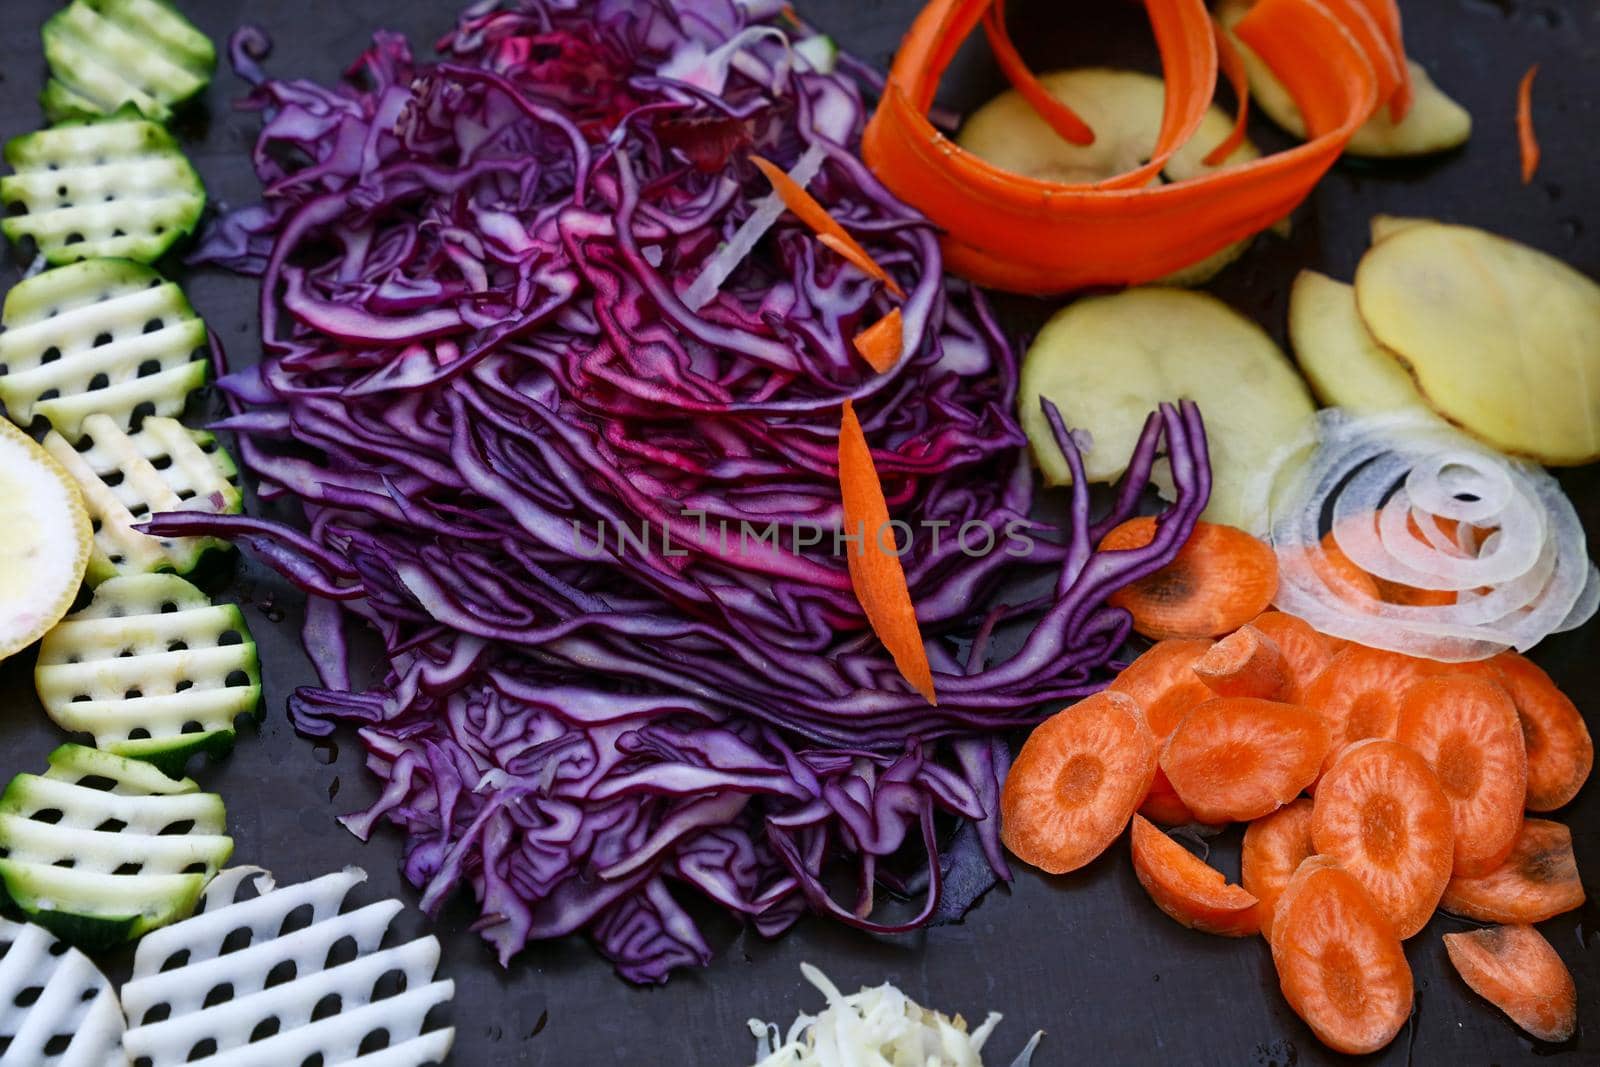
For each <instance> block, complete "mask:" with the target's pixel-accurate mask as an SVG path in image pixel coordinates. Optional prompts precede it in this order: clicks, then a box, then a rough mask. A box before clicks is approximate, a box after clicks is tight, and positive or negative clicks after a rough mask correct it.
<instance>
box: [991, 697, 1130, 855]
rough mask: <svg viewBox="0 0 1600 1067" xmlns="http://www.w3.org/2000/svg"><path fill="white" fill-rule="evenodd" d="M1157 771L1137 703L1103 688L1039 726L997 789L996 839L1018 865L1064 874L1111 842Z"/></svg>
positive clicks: (1103, 849)
mask: <svg viewBox="0 0 1600 1067" xmlns="http://www.w3.org/2000/svg"><path fill="white" fill-rule="evenodd" d="M1155 773H1156V739H1155V736H1154V735H1153V734H1151V733H1150V728H1149V727H1148V726H1146V725H1145V722H1144V716H1143V715H1142V714H1141V713H1140V711H1139V705H1138V704H1137V703H1135V702H1134V700H1133V698H1132V697H1129V696H1127V695H1126V694H1124V693H1115V692H1111V691H1106V692H1103V693H1097V694H1095V695H1094V696H1092V697H1089V698H1087V699H1085V700H1080V701H1079V702H1078V703H1076V704H1074V705H1073V706H1072V707H1070V708H1067V709H1066V710H1065V711H1060V712H1057V713H1056V714H1055V715H1053V716H1051V717H1050V718H1049V719H1047V720H1045V721H1044V722H1043V723H1041V724H1040V725H1039V726H1038V727H1037V728H1036V729H1035V730H1034V731H1033V733H1032V734H1031V735H1029V737H1028V740H1027V741H1026V742H1024V743H1023V745H1022V751H1021V752H1019V753H1018V754H1017V759H1016V762H1015V763H1013V764H1012V765H1011V772H1010V773H1009V774H1008V775H1007V776H1006V782H1005V786H1004V787H1003V788H1002V789H1001V792H1000V836H1001V840H1003V841H1004V842H1005V845H1006V847H1007V848H1009V849H1010V850H1011V851H1012V852H1013V853H1015V854H1016V856H1017V858H1018V859H1020V860H1022V861H1023V862H1024V863H1030V864H1032V865H1033V866H1035V867H1038V868H1039V869H1040V870H1043V871H1048V872H1049V873H1051V874H1064V873H1066V872H1067V871H1075V870H1077V869H1078V868H1079V867H1082V866H1083V865H1084V864H1086V863H1088V862H1089V861H1090V860H1092V859H1094V858H1095V857H1096V856H1098V855H1100V853H1102V852H1104V851H1105V850H1106V848H1107V847H1108V846H1109V845H1110V844H1111V842H1113V841H1115V840H1116V839H1117V836H1118V835H1119V834H1121V833H1122V830H1123V828H1124V827H1126V826H1127V825H1128V819H1129V818H1131V817H1132V815H1133V812H1134V809H1135V808H1137V807H1138V806H1139V801H1141V800H1143V799H1144V795H1145V793H1147V792H1149V790H1150V780H1151V779H1152V778H1154V777H1155Z"/></svg>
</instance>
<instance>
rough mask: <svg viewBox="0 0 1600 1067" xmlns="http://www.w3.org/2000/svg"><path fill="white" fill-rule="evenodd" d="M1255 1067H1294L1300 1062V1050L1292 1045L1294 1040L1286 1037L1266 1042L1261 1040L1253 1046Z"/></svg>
mask: <svg viewBox="0 0 1600 1067" xmlns="http://www.w3.org/2000/svg"><path fill="white" fill-rule="evenodd" d="M1253 1062H1254V1063H1255V1067H1294V1065H1295V1064H1297V1063H1299V1062H1300V1050H1299V1049H1297V1048H1295V1047H1294V1042H1293V1041H1290V1040H1289V1039H1288V1038H1286V1037H1280V1038H1278V1040H1276V1041H1274V1042H1272V1043H1271V1044H1267V1043H1265V1042H1263V1043H1262V1044H1259V1045H1257V1046H1256V1048H1255V1060H1254V1061H1253Z"/></svg>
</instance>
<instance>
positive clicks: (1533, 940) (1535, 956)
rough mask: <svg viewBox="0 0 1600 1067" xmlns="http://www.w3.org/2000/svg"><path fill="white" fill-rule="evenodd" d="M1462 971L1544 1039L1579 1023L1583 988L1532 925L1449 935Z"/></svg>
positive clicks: (1558, 1037) (1559, 1036) (1562, 1035)
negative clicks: (1574, 980)
mask: <svg viewBox="0 0 1600 1067" xmlns="http://www.w3.org/2000/svg"><path fill="white" fill-rule="evenodd" d="M1444 950H1445V951H1446V952H1448V953H1449V954H1450V962H1451V963H1452V964H1454V965H1455V969H1456V973H1457V974H1459V975H1461V977H1462V979H1463V980H1464V981H1465V982H1466V983H1467V985H1469V986H1471V987H1472V991H1473V992H1474V993H1476V994H1478V996H1480V997H1482V998H1483V999H1484V1000H1487V1001H1488V1002H1489V1003H1490V1004H1493V1005H1494V1006H1495V1007H1497V1008H1499V1009H1500V1010H1501V1011H1503V1012H1505V1013H1506V1015H1507V1016H1508V1017H1510V1019H1511V1021H1512V1022H1514V1023H1516V1024H1517V1025H1518V1026H1520V1027H1522V1028H1523V1029H1524V1030H1526V1031H1527V1032H1528V1033H1530V1034H1532V1035H1533V1036H1534V1037H1536V1038H1538V1039H1539V1040H1540V1041H1565V1040H1566V1039H1567V1038H1569V1037H1571V1036H1572V1032H1573V1031H1574V1030H1576V1029H1577V1028H1578V988H1577V986H1576V985H1575V984H1574V983H1573V981H1572V972H1571V971H1569V970H1567V965H1566V964H1565V963H1562V962H1561V957H1560V956H1558V955H1556V950H1555V949H1554V948H1552V947H1550V942H1548V941H1546V940H1545V939H1544V938H1543V937H1541V936H1540V935H1539V931H1537V930H1535V929H1534V928H1533V927H1531V926H1528V925H1525V924H1524V925H1518V926H1491V927H1488V928H1486V929H1483V930H1469V931H1467V932H1466V933H1461V934H1445V935H1444Z"/></svg>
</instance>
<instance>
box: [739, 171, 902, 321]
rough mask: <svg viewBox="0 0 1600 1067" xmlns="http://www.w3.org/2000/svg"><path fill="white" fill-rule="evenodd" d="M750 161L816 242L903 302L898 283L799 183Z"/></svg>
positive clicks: (782, 172) (779, 172) (781, 173)
mask: <svg viewBox="0 0 1600 1067" xmlns="http://www.w3.org/2000/svg"><path fill="white" fill-rule="evenodd" d="M750 162H752V163H754V164H755V165H756V169H757V170H759V171H761V173H762V174H764V175H766V177H767V181H769V182H771V183H772V191H773V192H775V193H777V194H778V199H780V200H782V201H783V206H784V207H786V208H788V209H789V210H790V211H792V212H794V213H795V215H797V216H798V217H799V219H800V221H801V222H803V223H805V224H806V225H807V226H809V227H811V229H812V231H813V232H815V233H816V235H817V240H818V241H820V242H822V244H824V245H826V246H827V247H828V248H831V249H832V250H833V251H835V252H837V253H838V254H839V255H841V256H843V257H844V258H845V259H847V260H849V261H850V262H851V263H853V264H854V265H855V267H856V269H857V270H859V271H861V272H862V273H863V274H866V275H868V276H869V277H872V278H875V279H877V280H878V281H880V282H882V283H883V285H884V287H885V288H886V289H888V290H889V292H891V293H893V294H894V295H895V296H897V297H900V298H901V299H905V295H906V293H905V290H904V289H902V288H900V285H899V283H897V282H896V281H895V280H894V279H893V278H891V277H890V276H889V273H888V272H887V271H885V270H884V269H883V268H882V267H880V266H878V261H877V260H875V259H873V258H872V256H871V255H870V254H869V253H868V252H867V250H866V249H865V248H862V247H861V244H860V242H858V241H857V240H856V239H855V238H854V237H851V236H850V234H849V233H847V232H845V228H844V227H843V226H841V225H839V221H838V220H837V219H835V218H834V217H833V216H832V215H830V214H828V209H827V208H825V207H823V206H822V205H821V204H819V203H817V198H816V197H814V196H812V195H811V194H810V193H808V192H806V190H805V188H804V187H803V186H802V185H800V183H799V182H796V181H795V180H794V179H793V178H791V177H789V175H788V174H786V173H784V170H783V168H782V167H780V166H777V165H776V164H774V163H772V162H770V161H768V160H765V159H762V158H761V157H760V156H755V155H753V156H751V157H750Z"/></svg>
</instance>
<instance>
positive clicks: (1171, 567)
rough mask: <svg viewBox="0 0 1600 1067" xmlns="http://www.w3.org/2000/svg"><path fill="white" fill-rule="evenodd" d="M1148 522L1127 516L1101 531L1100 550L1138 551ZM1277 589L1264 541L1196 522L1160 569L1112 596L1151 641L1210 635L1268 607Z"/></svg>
mask: <svg viewBox="0 0 1600 1067" xmlns="http://www.w3.org/2000/svg"><path fill="white" fill-rule="evenodd" d="M1155 534H1156V522H1155V519H1154V518H1151V517H1148V516H1146V517H1143V518H1137V519H1129V520H1128V521H1127V522H1125V523H1123V524H1122V525H1120V526H1118V527H1117V528H1116V529H1114V530H1112V531H1111V532H1110V533H1108V534H1106V535H1105V537H1104V538H1103V539H1101V541H1100V549H1101V551H1103V552H1104V551H1114V550H1120V549H1132V548H1143V547H1144V546H1145V545H1148V544H1149V543H1150V542H1151V540H1153V539H1154V538H1155ZM1277 591H1278V558H1277V556H1276V555H1274V554H1273V551H1272V549H1271V548H1269V547H1268V546H1267V545H1266V544H1265V543H1263V542H1262V541H1259V540H1257V539H1256V538H1254V537H1251V536H1250V535H1249V534H1247V533H1245V532H1244V531H1243V530H1240V529H1237V528H1235V527H1232V526H1220V525H1218V524H1216V523H1211V522H1197V523H1195V527H1194V533H1193V534H1192V535H1190V537H1189V540H1188V541H1187V542H1186V543H1185V544H1184V546H1183V547H1182V548H1181V549H1179V550H1178V554H1177V556H1176V558H1174V559H1173V561H1172V562H1171V563H1169V564H1167V565H1166V566H1165V567H1163V568H1161V569H1160V570H1158V571H1156V572H1155V573H1154V574H1151V575H1149V576H1148V577H1145V578H1141V579H1139V580H1138V581H1136V582H1134V583H1132V584H1131V585H1127V586H1124V587H1123V588H1122V589H1119V590H1118V591H1117V592H1116V593H1114V594H1112V596H1111V597H1110V598H1109V602H1110V603H1111V604H1112V605H1113V606H1115V607H1119V608H1124V609H1126V610H1127V612H1128V613H1129V614H1130V615H1132V616H1133V628H1134V629H1135V630H1138V631H1139V632H1140V633H1142V634H1144V635H1145V636H1146V637H1152V638H1157V639H1161V638H1169V637H1190V638H1195V637H1216V636H1218V635H1220V634H1227V633H1232V632H1233V631H1234V630H1237V629H1238V628H1239V627H1241V626H1243V625H1244V624H1245V623H1247V622H1249V621H1250V620H1251V619H1253V618H1255V617H1256V616H1257V615H1259V614H1261V613H1262V612H1263V611H1265V610H1266V608H1267V605H1268V604H1270V603H1272V598H1273V596H1274V594H1276V593H1277Z"/></svg>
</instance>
